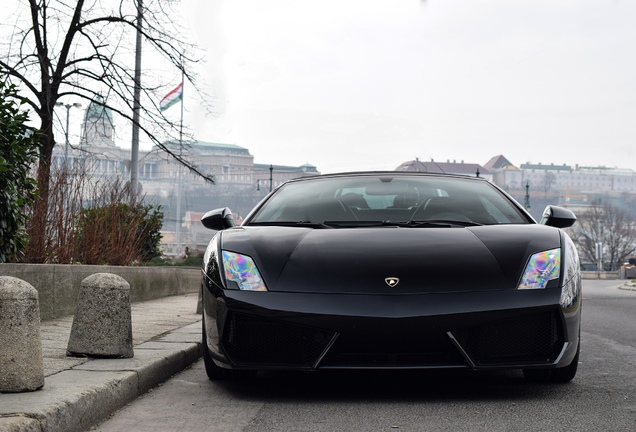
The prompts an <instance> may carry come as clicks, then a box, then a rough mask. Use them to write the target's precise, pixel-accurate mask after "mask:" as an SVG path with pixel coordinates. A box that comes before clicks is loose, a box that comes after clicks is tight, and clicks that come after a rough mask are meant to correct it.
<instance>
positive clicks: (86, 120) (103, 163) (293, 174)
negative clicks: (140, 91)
mask: <svg viewBox="0 0 636 432" xmlns="http://www.w3.org/2000/svg"><path fill="white" fill-rule="evenodd" d="M115 136H116V135H115V127H114V123H113V113H112V111H111V110H110V109H109V108H106V107H104V101H103V99H102V98H101V97H97V98H96V99H95V100H94V101H93V102H91V103H90V104H89V106H88V107H87V108H86V110H85V112H84V116H83V121H82V128H81V135H80V143H79V145H76V146H71V147H69V149H68V158H65V146H64V145H57V146H55V147H54V149H53V163H54V165H55V166H57V167H58V168H59V167H62V166H64V164H65V163H66V164H67V166H69V167H73V166H75V167H77V166H80V167H83V168H84V169H85V170H86V173H87V174H88V175H89V176H91V177H92V178H93V180H94V181H98V180H99V179H101V178H103V177H111V178H115V177H119V178H121V179H123V180H125V181H128V180H129V179H130V157H131V155H130V149H125V148H121V147H118V146H117V145H115V141H114V140H115ZM163 145H164V146H165V147H166V148H167V149H168V150H169V151H170V152H172V153H173V154H176V155H179V156H181V157H182V158H183V159H185V160H187V161H188V162H190V163H191V164H193V165H195V166H196V167H197V169H198V170H199V171H200V172H201V173H203V174H205V175H207V176H209V177H212V178H213V179H214V182H215V185H210V184H208V183H206V182H205V180H204V179H203V178H201V177H200V176H199V175H197V174H196V173H192V172H189V171H188V170H187V169H186V168H184V167H183V166H182V165H180V164H179V163H177V162H176V161H175V159H174V158H173V157H172V156H170V155H169V154H168V153H166V152H165V151H164V150H163V149H160V148H159V147H158V146H153V148H152V149H151V150H150V151H142V150H140V152H139V165H138V173H139V177H138V179H139V182H140V183H141V190H142V193H144V194H145V195H146V197H147V198H148V197H150V201H152V202H155V203H158V204H161V205H162V207H163V208H164V228H163V230H162V232H163V234H164V238H163V242H162V248H163V249H164V250H165V251H166V252H167V253H170V254H177V253H179V251H181V250H182V249H183V247H184V246H185V245H188V242H189V241H191V240H192V241H195V240H196V242H197V243H202V242H204V241H205V239H203V238H202V235H204V234H205V233H206V232H209V234H208V235H209V236H210V237H211V234H212V232H210V231H209V230H204V231H203V234H202V232H201V230H200V229H199V228H200V227H199V226H198V225H197V224H194V225H193V224H192V223H191V216H189V215H191V214H199V213H200V214H203V213H204V212H205V211H207V210H211V208H209V207H210V206H218V207H220V206H226V205H228V204H227V203H231V204H232V205H233V206H234V207H233V208H232V209H233V210H236V211H237V215H236V216H237V218H240V217H242V216H245V215H246V214H247V212H248V211H249V209H251V207H252V206H253V205H255V204H256V203H257V202H258V201H260V200H261V199H262V198H263V197H264V196H265V194H266V193H267V192H268V191H269V187H270V178H271V185H272V188H276V187H278V186H279V185H281V184H282V183H283V182H285V181H287V180H290V179H294V178H298V177H304V176H309V175H317V174H320V173H319V172H318V170H317V168H316V167H315V166H313V165H309V164H305V165H301V166H298V167H294V166H285V165H275V164H255V163H254V156H253V155H252V154H250V151H249V150H248V149H247V148H245V147H241V146H238V145H236V144H224V143H211V142H203V141H187V142H183V143H182V144H180V143H178V142H166V143H164V144H163ZM270 168H271V169H270ZM177 196H179V200H177ZM177 201H179V205H177V204H176V202H177ZM177 209H178V213H179V214H177ZM197 212H198V213H197ZM177 226H179V243H181V244H180V245H177V244H176V237H177V236H176V232H177ZM193 229H195V231H196V232H191V231H192V230H193ZM192 246H194V245H192Z"/></svg>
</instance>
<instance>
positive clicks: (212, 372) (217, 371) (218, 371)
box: [201, 319, 257, 381]
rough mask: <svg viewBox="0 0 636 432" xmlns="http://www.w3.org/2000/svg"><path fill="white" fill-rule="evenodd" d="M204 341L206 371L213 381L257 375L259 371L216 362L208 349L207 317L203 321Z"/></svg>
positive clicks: (240, 378)
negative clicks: (240, 368)
mask: <svg viewBox="0 0 636 432" xmlns="http://www.w3.org/2000/svg"><path fill="white" fill-rule="evenodd" d="M201 322H202V327H203V328H202V332H201V334H202V336H203V337H202V342H201V344H202V345H203V363H204V365H205V373H206V374H207V375H208V378H209V379H210V380H212V381H233V380H243V379H249V378H253V377H254V376H256V373H257V371H251V370H248V371H237V370H232V369H225V368H222V367H219V366H217V365H216V363H214V360H212V357H211V356H210V351H209V350H208V344H207V342H206V340H207V336H206V332H205V319H203V320H202V321H201Z"/></svg>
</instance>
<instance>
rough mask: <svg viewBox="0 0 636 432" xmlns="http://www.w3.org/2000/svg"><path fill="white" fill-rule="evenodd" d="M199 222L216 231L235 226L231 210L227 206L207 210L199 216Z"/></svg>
mask: <svg viewBox="0 0 636 432" xmlns="http://www.w3.org/2000/svg"><path fill="white" fill-rule="evenodd" d="M201 223H202V224H203V226H204V227H206V228H208V229H211V230H216V231H221V230H224V229H227V228H232V227H233V226H235V224H234V218H233V217H232V210H230V208H229V207H223V208H218V209H215V210H211V211H209V212H207V213H206V214H204V215H203V217H202V218H201Z"/></svg>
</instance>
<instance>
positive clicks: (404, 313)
mask: <svg viewBox="0 0 636 432" xmlns="http://www.w3.org/2000/svg"><path fill="white" fill-rule="evenodd" d="M201 221H202V223H203V225H205V226H206V227H208V228H210V229H214V230H219V232H218V233H217V234H216V235H215V236H214V238H213V239H212V241H211V242H210V244H209V245H208V248H207V250H206V253H205V257H204V264H203V275H202V297H203V310H204V316H203V344H204V347H205V349H204V352H205V355H204V359H205V366H206V370H207V374H208V376H209V377H210V379H230V378H234V377H237V376H242V375H249V374H250V372H252V373H253V371H257V370H266V369H283V370H317V369H351V368H353V369H385V368H390V369H409V368H471V369H502V368H508V369H510V368H516V369H523V372H524V374H525V376H526V377H527V378H529V379H533V380H541V381H553V382H566V381H569V380H571V379H572V378H573V377H574V375H575V374H576V369H577V365H578V357H579V334H580V332H579V329H580V317H581V279H580V271H579V258H578V254H577V251H576V248H575V247H574V244H573V243H572V241H571V240H570V238H569V237H568V235H567V234H566V233H565V232H564V231H563V230H561V229H560V228H565V227H568V226H571V225H572V224H573V223H574V222H575V221H576V217H575V216H574V214H573V213H572V212H571V211H569V210H567V209H563V208H560V207H554V206H549V207H548V208H546V211H545V213H544V217H543V220H542V221H541V223H540V224H537V223H536V222H535V221H534V219H533V218H532V217H531V216H530V215H529V214H528V213H527V212H526V211H525V210H524V209H523V207H521V206H520V205H519V204H518V203H517V202H516V201H515V200H514V199H512V198H511V197H510V196H508V195H507V194H506V193H505V192H503V191H502V190H500V189H499V188H498V187H496V186H494V185H493V184H491V183H490V182H488V181H486V180H484V179H482V178H471V177H464V176H455V175H442V174H427V173H413V172H408V173H406V172H380V173H377V172H373V173H350V174H334V175H323V176H316V177H308V178H301V179H296V180H292V181H289V182H287V183H285V184H284V185H282V186H281V187H279V188H278V189H276V190H274V191H273V192H272V193H270V194H269V195H268V196H267V197H266V198H265V199H264V200H263V201H262V202H261V203H260V204H258V205H257V206H256V207H255V208H254V210H253V211H252V212H251V213H250V214H249V215H248V216H247V218H246V219H245V220H244V221H243V224H242V225H241V226H234V222H233V219H232V214H231V212H230V210H229V209H228V208H223V209H217V210H213V211H211V212H208V213H206V214H205V216H203V218H202V219H201Z"/></svg>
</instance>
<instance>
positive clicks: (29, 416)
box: [0, 322, 203, 432]
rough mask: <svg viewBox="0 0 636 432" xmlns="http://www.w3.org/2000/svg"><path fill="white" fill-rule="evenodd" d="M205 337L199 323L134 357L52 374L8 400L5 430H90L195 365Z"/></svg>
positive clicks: (1, 424) (0, 416)
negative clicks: (36, 387)
mask: <svg viewBox="0 0 636 432" xmlns="http://www.w3.org/2000/svg"><path fill="white" fill-rule="evenodd" d="M200 338H201V322H195V323H193V324H190V325H187V326H185V327H181V328H178V329H175V330H173V331H170V332H169V333H167V334H165V335H163V336H161V337H159V338H156V339H153V340H152V341H150V342H145V343H142V344H140V345H137V346H135V357H133V358H130V359H91V360H89V361H87V362H86V363H83V364H81V365H78V366H75V367H73V368H72V369H70V370H63V371H62V372H59V373H57V374H54V375H51V376H48V377H47V378H46V384H45V386H44V388H43V389H41V390H38V391H36V392H31V393H13V394H10V397H3V401H2V404H1V405H2V406H0V432H75V431H77V432H81V431H85V430H87V429H89V428H90V427H91V426H93V425H95V424H96V423H98V422H100V421H102V420H105V419H106V418H108V416H109V414H111V413H113V412H115V411H116V410H118V409H120V408H122V407H123V406H125V405H126V404H127V403H129V402H131V401H133V400H134V399H136V398H137V397H138V396H140V395H141V394H143V393H145V392H147V391H148V390H149V389H151V388H152V387H155V386H156V385H157V384H159V383H161V382H164V381H166V380H167V379H168V378H170V377H171V376H172V375H174V374H176V373H178V372H180V371H182V370H183V369H185V368H186V367H188V366H189V365H191V364H192V363H194V362H196V361H197V360H198V359H199V358H200V357H201V356H202V355H203V349H202V347H201V343H200ZM7 395H8V394H3V395H1V396H7Z"/></svg>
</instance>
